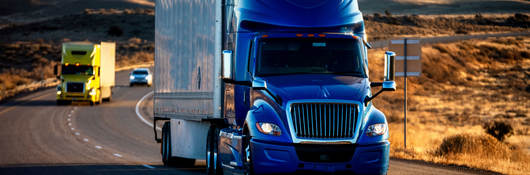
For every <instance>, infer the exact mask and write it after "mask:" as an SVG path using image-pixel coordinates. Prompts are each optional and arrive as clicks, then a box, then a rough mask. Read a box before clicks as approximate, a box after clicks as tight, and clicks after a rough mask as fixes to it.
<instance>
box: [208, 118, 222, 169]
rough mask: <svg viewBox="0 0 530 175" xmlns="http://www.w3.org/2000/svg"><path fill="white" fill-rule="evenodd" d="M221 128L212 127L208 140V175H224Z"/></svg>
mask: <svg viewBox="0 0 530 175" xmlns="http://www.w3.org/2000/svg"><path fill="white" fill-rule="evenodd" d="M219 132H220V129H219V127H217V126H215V125H212V126H211V127H210V130H208V137H207V140H206V174H208V175H222V174H223V167H222V166H221V161H220V159H219Z"/></svg>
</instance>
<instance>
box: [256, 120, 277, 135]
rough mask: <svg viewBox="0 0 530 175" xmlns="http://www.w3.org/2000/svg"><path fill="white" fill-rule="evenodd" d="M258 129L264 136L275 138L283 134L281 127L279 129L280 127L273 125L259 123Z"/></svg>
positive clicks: (257, 124)
mask: <svg viewBox="0 0 530 175" xmlns="http://www.w3.org/2000/svg"><path fill="white" fill-rule="evenodd" d="M256 127H257V128H258V131H259V132H261V133H263V134H267V135H273V136H279V135H281V134H282V131H281V130H280V127H278V125H276V124H273V123H265V122H258V123H256Z"/></svg>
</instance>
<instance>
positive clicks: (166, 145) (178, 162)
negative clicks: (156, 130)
mask: <svg viewBox="0 0 530 175" xmlns="http://www.w3.org/2000/svg"><path fill="white" fill-rule="evenodd" d="M170 126H171V125H170V122H165V123H164V126H163V127H162V143H161V147H162V162H163V163H164V166H171V167H191V166H193V165H194V164H195V160H194V159H186V158H180V157H172V156H171V132H170V128H171V127H170Z"/></svg>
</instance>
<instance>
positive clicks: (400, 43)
mask: <svg viewBox="0 0 530 175" xmlns="http://www.w3.org/2000/svg"><path fill="white" fill-rule="evenodd" d="M389 50H391V51H394V52H395V53H396V76H402V77H403V81H404V88H403V96H404V100H403V116H404V118H403V144H404V147H405V149H407V77H408V76H416V77H417V76H420V74H421V59H420V58H421V44H420V40H414V39H408V38H404V39H400V40H390V44H389Z"/></svg>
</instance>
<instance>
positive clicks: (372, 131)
mask: <svg viewBox="0 0 530 175" xmlns="http://www.w3.org/2000/svg"><path fill="white" fill-rule="evenodd" d="M385 132H386V124H384V123H378V124H373V125H370V126H368V128H366V135H368V136H380V135H383V134H385Z"/></svg>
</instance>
